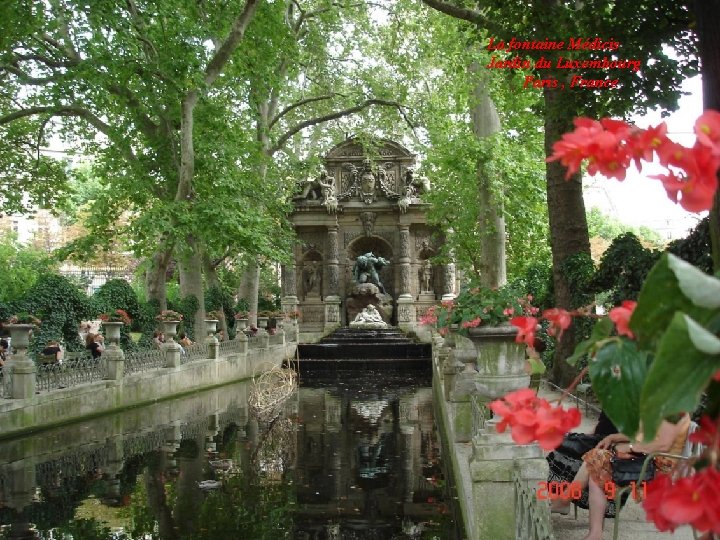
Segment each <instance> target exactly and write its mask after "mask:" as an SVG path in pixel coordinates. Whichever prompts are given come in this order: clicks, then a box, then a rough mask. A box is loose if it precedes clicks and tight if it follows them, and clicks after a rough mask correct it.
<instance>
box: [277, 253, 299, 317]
mask: <svg viewBox="0 0 720 540" xmlns="http://www.w3.org/2000/svg"><path fill="white" fill-rule="evenodd" d="M280 272H281V274H282V300H281V301H280V304H281V306H282V310H283V312H284V313H289V312H290V311H295V310H296V309H297V307H298V297H297V278H296V276H295V263H294V262H293V263H290V264H283V265H282V266H281V267H280Z"/></svg>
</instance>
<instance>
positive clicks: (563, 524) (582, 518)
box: [539, 384, 693, 540]
mask: <svg viewBox="0 0 720 540" xmlns="http://www.w3.org/2000/svg"><path fill="white" fill-rule="evenodd" d="M539 395H540V396H541V397H544V398H545V399H548V400H552V399H557V398H558V397H560V393H559V392H555V391H551V390H549V389H548V387H547V386H546V385H544V384H543V385H542V386H541V389H540V392H539ZM565 401H566V402H567V403H568V404H570V405H574V404H575V402H574V400H573V399H572V398H571V397H570V396H568V397H567V398H566V399H565ZM591 405H592V402H591ZM594 405H595V406H597V403H595V404H594ZM578 406H579V408H580V410H581V411H582V414H583V421H582V424H581V425H580V427H578V428H577V429H576V430H575V431H581V432H586V433H590V432H592V430H593V428H594V427H595V422H596V421H597V412H595V411H594V410H593V409H592V408H591V407H587V408H586V407H585V405H584V404H583V403H582V402H580V403H578ZM573 509H574V506H573V507H571V509H570V514H569V515H567V516H563V515H559V514H552V526H553V530H554V533H555V538H557V540H582V538H584V537H585V535H586V534H587V532H588V511H587V510H583V509H581V508H579V509H578V511H577V519H575V515H574V512H573ZM614 526H615V520H614V519H606V520H605V528H604V533H603V540H612V538H613V527H614ZM669 538H673V539H676V540H693V534H692V530H691V529H690V527H681V528H679V529H677V530H676V531H675V533H660V532H658V531H657V530H656V529H655V527H654V526H653V524H652V523H649V522H647V521H646V520H645V511H644V510H643V508H642V506H641V505H640V504H638V503H636V502H634V501H632V500H629V501H628V502H627V504H626V505H625V507H624V508H623V510H622V512H621V513H620V526H619V534H618V540H655V539H658V540H663V539H669Z"/></svg>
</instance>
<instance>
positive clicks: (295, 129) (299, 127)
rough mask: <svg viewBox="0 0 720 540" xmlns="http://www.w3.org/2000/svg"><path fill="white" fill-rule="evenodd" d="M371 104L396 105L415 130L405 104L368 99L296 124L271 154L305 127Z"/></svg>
mask: <svg viewBox="0 0 720 540" xmlns="http://www.w3.org/2000/svg"><path fill="white" fill-rule="evenodd" d="M371 105H381V106H383V107H395V108H396V109H397V110H398V111H399V112H400V114H401V115H402V117H403V119H404V120H405V122H406V123H407V124H408V125H409V126H410V128H411V129H412V130H413V131H414V130H415V126H414V125H413V124H412V122H410V120H409V119H408V117H407V116H406V115H405V111H404V110H403V106H402V105H401V104H400V103H398V102H396V101H388V100H385V99H368V100H365V101H363V102H362V103H360V104H358V105H354V106H352V107H348V108H347V109H342V110H340V111H335V112H333V113H330V114H326V115H324V116H318V117H316V118H310V119H309V120H305V121H304V122H300V123H299V124H297V125H295V126H294V127H292V128H290V129H289V130H288V131H286V132H285V133H284V134H283V135H282V136H281V137H280V138H279V139H278V141H277V143H276V144H275V146H273V147H272V148H271V149H270V151H269V155H273V154H274V153H275V152H277V151H278V150H280V149H281V148H282V147H283V145H284V144H285V143H286V142H287V141H288V139H290V137H292V136H293V135H295V134H296V133H297V132H299V131H302V130H303V129H305V128H307V127H310V126H315V125H317V124H322V123H324V122H329V121H330V120H337V119H338V118H343V117H345V116H350V115H351V114H355V113H357V112H360V111H362V110H363V109H366V108H368V107H370V106H371Z"/></svg>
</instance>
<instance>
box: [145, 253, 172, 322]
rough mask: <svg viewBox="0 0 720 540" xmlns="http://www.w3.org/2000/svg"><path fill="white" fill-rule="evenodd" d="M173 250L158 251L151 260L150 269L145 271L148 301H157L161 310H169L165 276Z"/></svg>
mask: <svg viewBox="0 0 720 540" xmlns="http://www.w3.org/2000/svg"><path fill="white" fill-rule="evenodd" d="M171 254H172V250H170V249H165V250H163V251H157V252H155V254H153V256H152V257H151V258H150V268H148V269H147V270H146V271H145V295H146V296H147V299H148V300H155V301H156V302H157V303H158V304H159V305H160V309H161V310H163V309H167V289H166V288H165V275H166V274H167V269H168V265H169V264H170V257H171Z"/></svg>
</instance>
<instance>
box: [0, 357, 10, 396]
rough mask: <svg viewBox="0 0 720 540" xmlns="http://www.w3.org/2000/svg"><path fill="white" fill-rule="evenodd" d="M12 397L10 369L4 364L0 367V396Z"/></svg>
mask: <svg viewBox="0 0 720 540" xmlns="http://www.w3.org/2000/svg"><path fill="white" fill-rule="evenodd" d="M10 397H12V369H11V368H10V367H9V366H8V365H7V364H5V366H3V367H1V368H0V398H10Z"/></svg>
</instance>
